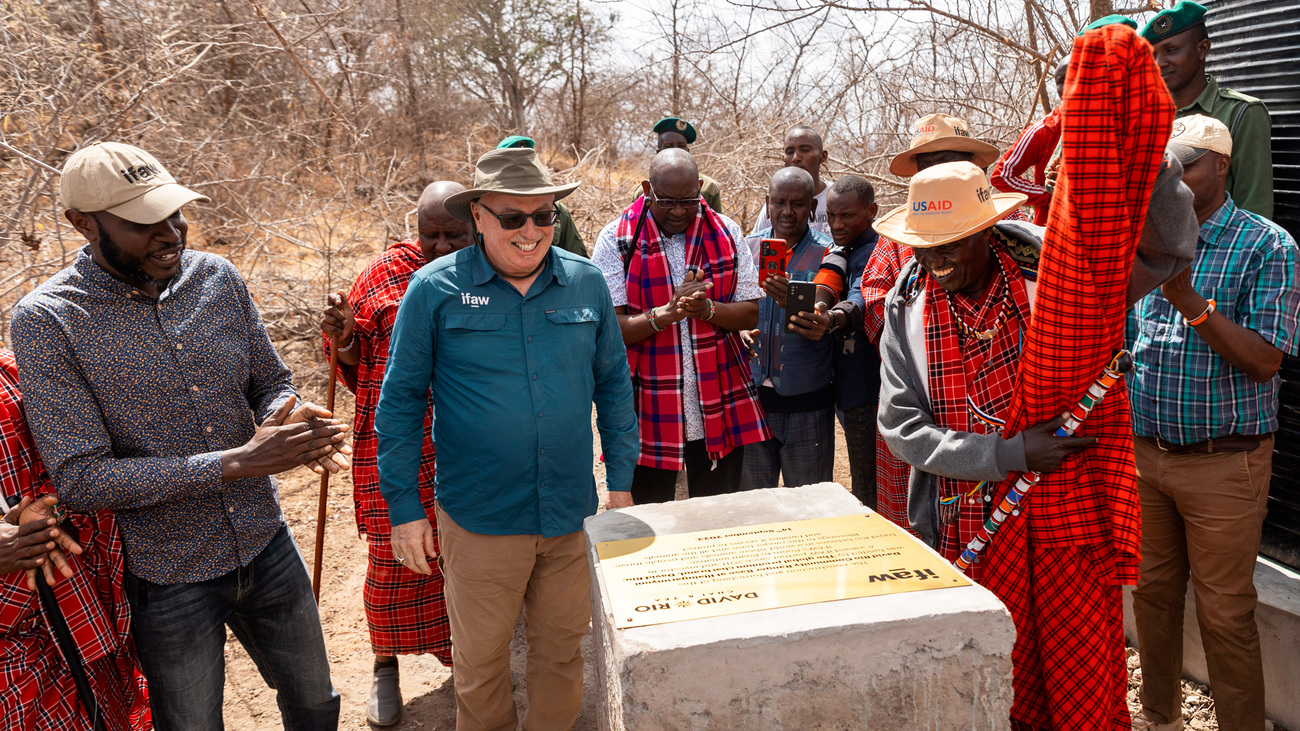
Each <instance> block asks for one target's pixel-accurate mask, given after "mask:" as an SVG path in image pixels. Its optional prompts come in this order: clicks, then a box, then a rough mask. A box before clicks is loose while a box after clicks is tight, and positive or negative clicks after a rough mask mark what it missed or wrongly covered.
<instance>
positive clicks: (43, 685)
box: [0, 350, 153, 731]
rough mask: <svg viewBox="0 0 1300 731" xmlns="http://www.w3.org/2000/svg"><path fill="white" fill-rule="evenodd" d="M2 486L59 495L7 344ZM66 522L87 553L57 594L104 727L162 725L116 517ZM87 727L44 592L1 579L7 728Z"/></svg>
mask: <svg viewBox="0 0 1300 731" xmlns="http://www.w3.org/2000/svg"><path fill="white" fill-rule="evenodd" d="M0 492H3V496H8V495H22V496H26V497H31V498H35V497H37V496H39V495H43V494H45V493H52V492H54V489H53V488H52V487H51V486H50V483H49V478H48V476H47V475H46V474H45V468H44V467H43V466H42V465H41V462H40V458H39V456H38V455H37V452H36V447H35V446H34V444H33V443H32V438H31V434H30V433H29V432H28V431H27V420H26V419H25V418H24V416H23V411H22V397H21V394H20V393H19V390H18V369H17V368H16V367H15V365H14V359H13V353H11V352H9V351H7V350H0ZM64 528H65V529H67V530H68V532H69V533H70V534H72V536H73V538H74V539H75V540H76V541H77V542H78V543H79V544H80V545H81V548H82V549H83V551H84V552H83V553H82V554H81V555H80V556H72V555H70V556H68V562H69V563H70V564H71V565H72V567H73V569H74V570H75V572H76V573H75V574H74V575H73V576H72V578H70V579H66V580H61V581H60V582H59V583H58V584H56V585H55V586H54V595H55V597H56V598H57V599H58V601H59V608H60V609H62V610H63V616H64V618H65V619H66V620H67V622H68V628H69V629H70V630H71V631H72V637H73V639H74V640H75V641H76V643H77V649H78V650H79V651H80V653H81V659H82V664H83V665H84V667H85V669H86V676H87V678H88V679H89V680H90V688H91V692H92V693H94V695H95V702H96V704H97V705H98V706H99V712H100V714H101V716H102V717H103V718H104V721H105V724H104V725H105V727H107V728H109V729H111V730H112V731H120V730H122V729H131V730H132V731H135V730H139V729H149V728H153V723H152V721H151V719H150V714H149V695H148V692H147V690H146V687H145V680H144V673H143V672H141V670H140V664H139V662H138V661H137V660H136V655H135V643H134V641H133V640H132V639H131V609H130V605H129V604H128V603H127V600H126V594H125V593H124V592H123V591H122V577H123V572H124V571H125V568H124V566H125V564H124V559H123V554H122V541H121V539H120V538H119V537H118V533H117V524H116V523H115V522H114V520H113V514H112V513H110V512H108V511H103V512H99V513H94V514H90V515H86V514H71V515H69V517H68V522H67V523H65V524H64ZM87 728H90V722H89V720H88V719H87V717H86V714H85V709H83V708H82V707H81V703H80V702H79V701H78V699H77V691H76V687H75V686H74V685H73V682H72V674H71V672H69V670H68V666H67V663H65V662H64V659H63V653H62V652H61V651H60V650H59V647H58V645H57V643H56V642H55V639H54V635H53V632H52V630H50V628H49V626H48V624H47V623H46V618H45V613H44V612H43V611H42V609H41V603H40V598H39V597H38V596H37V595H36V592H33V591H31V590H29V589H28V588H27V576H26V573H25V572H21V571H18V572H14V573H11V574H7V575H4V576H0V729H5V730H6V731H8V730H11V729H12V730H17V729H23V731H29V730H39V731H50V730H57V731H63V730H65V729H66V730H67V731H81V729H87Z"/></svg>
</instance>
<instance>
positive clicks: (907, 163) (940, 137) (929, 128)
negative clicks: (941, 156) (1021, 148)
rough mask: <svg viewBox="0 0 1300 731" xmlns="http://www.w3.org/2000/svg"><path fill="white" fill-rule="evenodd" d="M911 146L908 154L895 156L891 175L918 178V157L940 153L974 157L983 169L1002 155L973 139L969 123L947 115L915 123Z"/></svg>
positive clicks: (980, 141) (932, 116)
mask: <svg viewBox="0 0 1300 731" xmlns="http://www.w3.org/2000/svg"><path fill="white" fill-rule="evenodd" d="M911 132H912V142H911V143H910V144H909V145H908V146H907V151H906V152H901V153H899V154H897V155H895V156H894V159H893V160H892V161H891V162H890V163H889V172H891V173H893V174H894V175H897V176H898V177H900V178H906V177H909V176H912V175H916V172H917V171H916V159H915V157H914V156H915V155H919V154H921V153H923V152H937V151H939V150H955V151H957V152H971V153H974V154H975V157H974V159H972V160H971V162H973V163H975V164H976V165H978V166H979V167H981V168H986V167H988V166H989V165H992V164H993V163H995V162H997V161H998V157H999V155H1000V154H1001V153H999V152H998V148H996V147H994V146H993V145H990V144H989V143H987V142H985V141H983V140H977V139H975V138H974V137H971V136H970V125H968V124H966V120H964V119H958V118H957V117H953V116H949V115H947V114H927V115H926V116H924V117H921V118H920V119H918V120H916V121H915V122H913V123H912V128H911Z"/></svg>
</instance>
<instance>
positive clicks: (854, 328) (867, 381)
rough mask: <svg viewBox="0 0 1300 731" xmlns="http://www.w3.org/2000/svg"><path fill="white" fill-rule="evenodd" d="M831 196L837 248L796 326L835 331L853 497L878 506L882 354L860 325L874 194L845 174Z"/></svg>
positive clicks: (829, 218)
mask: <svg viewBox="0 0 1300 731" xmlns="http://www.w3.org/2000/svg"><path fill="white" fill-rule="evenodd" d="M829 190H830V192H829V193H828V194H827V195H826V223H827V224H828V225H829V226H830V228H831V237H832V239H833V240H834V246H832V247H831V248H830V249H829V250H828V251H827V252H826V255H825V256H824V257H822V264H821V269H819V270H818V272H817V276H816V277H815V278H814V279H813V281H815V282H816V283H817V304H816V306H815V308H814V311H813V312H805V313H802V314H799V315H796V316H794V317H792V318H791V321H790V329H791V330H792V331H793V332H796V333H798V334H799V335H802V336H804V337H806V338H809V339H811V340H820V339H822V338H823V337H825V336H826V335H827V334H832V351H831V372H832V375H831V380H832V381H833V382H834V384H835V409H836V416H837V417H838V418H839V420H840V425H841V426H842V427H844V441H845V443H846V445H845V446H846V447H847V451H848V453H849V474H850V476H851V478H852V481H853V497H855V498H857V499H858V500H859V501H861V502H862V504H863V505H866V506H867V507H869V508H871V509H872V510H875V509H876V407H877V404H878V402H879V395H880V355H879V353H877V352H876V346H875V345H873V344H872V343H871V341H869V340H867V333H866V331H865V330H864V329H863V328H862V272H863V271H865V270H866V266H867V261H868V260H869V259H870V258H871V252H872V251H874V250H875V248H876V242H877V240H878V238H879V237H878V235H877V234H876V232H875V230H874V229H873V228H871V223H872V222H873V221H875V220H876V210H877V206H876V191H875V189H874V188H872V187H871V183H870V182H868V181H867V179H866V178H860V177H858V176H857V175H846V176H844V177H842V178H840V179H838V180H836V181H835V182H834V183H833V184H832V185H831V186H830V188H829Z"/></svg>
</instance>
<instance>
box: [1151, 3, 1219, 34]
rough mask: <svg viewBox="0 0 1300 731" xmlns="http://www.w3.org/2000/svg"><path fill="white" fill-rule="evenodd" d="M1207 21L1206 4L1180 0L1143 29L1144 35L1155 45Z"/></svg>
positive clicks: (1161, 12) (1158, 14) (1157, 15)
mask: <svg viewBox="0 0 1300 731" xmlns="http://www.w3.org/2000/svg"><path fill="white" fill-rule="evenodd" d="M1204 22H1205V6H1204V5H1201V4H1200V3H1194V2H1192V1H1191V0H1179V3H1178V4H1177V5H1175V6H1173V7H1172V8H1169V9H1168V10H1161V11H1160V12H1158V13H1156V17H1154V18H1152V19H1151V22H1150V23H1147V24H1146V27H1145V28H1143V29H1142V37H1143V38H1145V39H1147V40H1148V41H1150V42H1151V43H1152V44H1153V45H1154V44H1155V43H1156V42H1158V41H1163V40H1164V39H1166V38H1168V37H1170V36H1174V35H1178V34H1179V33H1182V32H1183V31H1185V30H1191V29H1192V28H1195V27H1196V26H1198V25H1200V24H1201V23H1204Z"/></svg>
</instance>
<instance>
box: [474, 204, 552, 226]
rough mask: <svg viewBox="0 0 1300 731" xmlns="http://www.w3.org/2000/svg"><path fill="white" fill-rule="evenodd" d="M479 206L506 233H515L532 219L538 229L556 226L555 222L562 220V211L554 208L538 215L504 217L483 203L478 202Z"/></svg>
mask: <svg viewBox="0 0 1300 731" xmlns="http://www.w3.org/2000/svg"><path fill="white" fill-rule="evenodd" d="M478 205H479V208H482V209H483V210H485V211H487V212H488V213H491V214H492V217H493V218H495V219H496V220H497V221H499V222H500V223H501V228H503V229H505V230H506V231H514V230H515V229H520V228H523V227H524V224H526V223H528V219H530V218H531V219H533V225H534V226H537V227H538V228H544V227H546V226H554V225H555V222H556V221H558V220H560V211H559V210H558V209H555V208H552V209H551V210H549V211H538V212H536V213H507V214H506V215H504V216H502V215H499V214H498V213H497V212H496V211H494V210H492V209H491V208H488V207H487V206H485V205H483V203H482V202H481V201H478Z"/></svg>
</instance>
